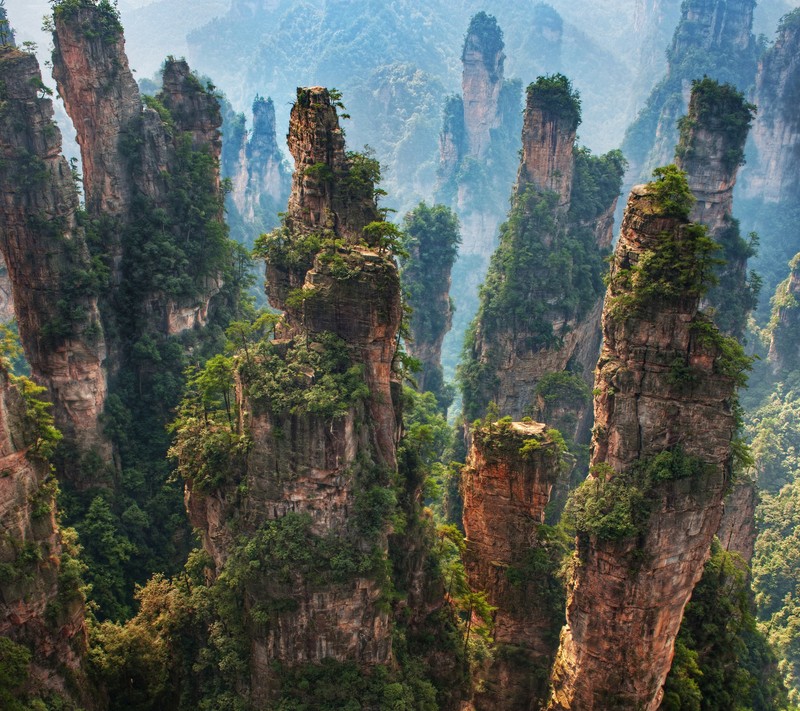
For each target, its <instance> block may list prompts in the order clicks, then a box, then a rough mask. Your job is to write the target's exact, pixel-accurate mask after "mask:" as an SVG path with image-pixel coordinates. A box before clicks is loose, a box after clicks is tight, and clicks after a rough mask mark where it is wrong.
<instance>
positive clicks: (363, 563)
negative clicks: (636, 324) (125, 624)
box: [176, 88, 401, 700]
mask: <svg viewBox="0 0 800 711" xmlns="http://www.w3.org/2000/svg"><path fill="white" fill-rule="evenodd" d="M288 141H289V149H290V151H291V153H292V156H293V158H294V160H295V166H296V170H295V174H294V180H293V189H292V195H291V198H290V201H289V210H288V213H287V215H286V217H285V219H284V224H283V226H282V227H281V228H279V229H278V230H276V231H275V232H273V233H272V234H271V235H267V236H265V237H264V238H262V240H261V241H260V242H259V250H260V251H261V253H262V254H263V256H264V257H265V258H266V261H267V292H268V295H269V298H270V301H271V303H272V304H273V305H275V306H277V307H279V308H281V309H283V310H284V311H285V313H284V316H283V318H282V319H281V320H280V322H279V323H278V325H277V329H276V332H277V336H278V337H277V339H276V340H274V341H269V340H264V341H263V342H261V343H259V344H258V345H251V346H247V347H246V348H245V349H244V350H242V351H241V352H240V353H239V354H238V355H237V356H236V359H235V362H234V372H235V377H236V408H235V412H236V413H238V415H237V417H236V418H235V419H231V420H229V419H227V418H225V419H224V420H223V421H218V422H214V421H213V420H212V419H208V420H206V421H205V423H204V424H203V425H202V426H201V425H200V422H197V423H196V425H195V424H192V423H188V422H187V423H186V426H185V427H184V428H183V429H182V431H181V432H180V433H179V436H178V444H177V445H176V451H177V453H178V455H179V458H180V466H181V468H182V470H183V471H184V474H185V475H186V477H187V503H188V508H189V511H190V517H191V519H192V522H193V523H194V525H195V526H196V527H197V528H198V529H199V530H200V531H201V535H202V539H203V545H204V547H205V548H206V550H207V551H208V552H209V553H210V554H211V556H212V558H213V561H214V567H215V570H216V575H218V576H219V575H227V576H231V575H233V574H234V573H233V570H234V569H236V566H237V565H241V563H242V561H246V560H247V559H248V558H251V559H253V560H258V561H260V562H259V564H258V569H257V570H253V571H251V572H249V573H246V574H245V575H244V577H242V578H239V579H238V584H240V585H241V587H239V588H237V590H238V593H239V594H241V604H243V610H244V614H245V620H247V622H246V629H247V632H246V636H247V647H248V649H249V660H250V663H249V670H250V674H249V677H250V686H251V689H252V693H253V695H254V698H256V699H261V700H263V699H264V698H266V697H268V696H274V695H275V693H276V692H277V690H278V686H277V684H278V681H277V677H276V669H277V668H279V667H280V666H281V665H283V666H284V667H285V668H292V667H295V666H297V665H302V664H305V663H308V662H321V661H322V660H325V659H333V660H338V661H341V662H345V661H347V662H353V663H355V664H357V665H358V666H359V667H360V668H362V669H363V668H367V667H370V666H372V665H375V664H385V663H387V662H390V661H391V659H392V641H391V626H390V622H389V615H388V612H387V609H386V607H385V606H384V605H383V604H382V603H381V600H382V596H383V595H384V592H385V586H386V584H387V582H386V579H385V577H384V576H385V563H386V555H387V549H388V534H389V532H390V530H391V529H390V524H389V517H390V515H391V511H392V506H393V502H394V493H393V489H392V488H391V482H392V481H393V476H394V474H393V473H394V472H396V443H397V440H398V436H399V421H398V411H397V409H396V407H397V406H396V392H397V388H396V387H395V386H394V385H393V381H394V376H393V375H392V362H393V359H394V355H395V350H396V346H397V332H398V329H399V326H400V317H401V304H400V286H399V279H398V274H397V269H396V267H395V264H394V261H393V259H392V258H391V256H390V254H389V252H388V248H389V246H390V244H389V239H390V237H391V236H392V235H394V234H395V230H394V229H393V228H392V227H391V226H390V225H389V224H388V223H386V222H384V221H383V220H382V218H381V216H380V213H379V212H378V209H377V207H376V203H375V193H374V183H373V181H374V180H375V179H377V177H378V176H379V172H378V166H377V163H376V162H375V161H374V160H372V159H370V158H369V157H367V156H358V155H356V156H354V155H348V154H346V153H345V149H344V140H343V136H342V131H341V129H340V128H339V123H338V118H337V115H336V109H335V107H334V103H333V100H332V98H331V95H330V94H329V92H328V91H327V90H325V89H322V88H310V89H298V92H297V101H296V103H295V105H294V107H293V109H292V114H291V121H290V127H289V138H288ZM192 422H193V421H192ZM195 426H196V428H197V429H195ZM212 442H216V443H217V444H216V445H212V444H211V443H212ZM223 445H227V446H223ZM198 446H205V447H206V449H205V451H203V450H202V449H198ZM220 447H222V448H221V449H220ZM209 457H218V458H217V459H213V458H211V459H209ZM214 461H216V462H222V463H226V462H227V466H225V465H224V464H223V466H222V468H221V469H220V468H217V467H215V466H212V465H211V463H212V462H214ZM281 541H282V543H281ZM287 555H289V557H286V556H287ZM296 555H299V557H295V556H296ZM276 665H277V666H276Z"/></svg>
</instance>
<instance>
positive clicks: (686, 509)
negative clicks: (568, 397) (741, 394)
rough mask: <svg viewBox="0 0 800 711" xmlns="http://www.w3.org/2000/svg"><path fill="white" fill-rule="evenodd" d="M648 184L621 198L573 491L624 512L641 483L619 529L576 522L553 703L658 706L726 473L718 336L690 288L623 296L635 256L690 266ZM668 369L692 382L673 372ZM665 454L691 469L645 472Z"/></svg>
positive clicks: (683, 229)
mask: <svg viewBox="0 0 800 711" xmlns="http://www.w3.org/2000/svg"><path fill="white" fill-rule="evenodd" d="M651 190H652V188H651V186H640V187H637V188H635V189H634V191H633V192H632V193H631V196H630V199H629V202H628V206H627V209H626V212H625V219H624V222H623V225H622V232H621V236H620V241H619V244H618V246H617V250H616V254H615V258H614V262H613V265H612V271H611V283H610V286H609V290H608V294H607V297H606V302H605V308H604V314H603V336H604V344H603V349H602V352H601V356H600V360H599V362H598V365H597V371H596V380H595V388H596V390H595V392H596V393H597V394H596V395H595V403H594V404H595V428H594V437H593V442H592V463H593V465H594V468H593V473H592V474H591V475H590V478H589V480H588V481H587V482H586V483H585V484H584V485H583V487H582V490H583V492H584V495H585V496H586V497H587V499H585V501H589V502H592V501H595V500H598V499H596V498H593V497H602V496H603V495H607V496H609V497H612V498H611V499H610V500H606V504H601V510H603V511H608V509H604V508H602V507H603V506H611V507H613V510H614V511H615V512H619V511H621V510H624V507H625V504H624V498H625V496H627V495H628V493H626V492H630V491H631V490H630V489H628V488H627V487H628V486H638V487H640V488H639V491H641V495H642V497H643V501H644V502H647V503H646V504H644V508H643V509H642V508H639V509H637V508H636V507H633V506H632V507H631V509H630V515H631V516H632V519H631V521H633V523H632V525H631V526H630V527H629V528H628V529H626V530H613V529H609V528H604V527H603V526H605V525H606V524H607V523H608V521H607V520H603V519H599V520H598V519H597V518H596V517H595V518H593V514H591V513H588V514H587V513H586V511H587V510H588V509H586V508H584V509H583V511H584V514H582V515H583V516H584V517H583V518H581V517H580V516H579V517H578V518H577V519H576V520H577V528H578V532H579V533H578V540H577V553H576V563H577V565H576V567H575V570H574V574H573V580H572V581H571V584H570V589H569V592H568V602H567V626H566V627H565V628H564V629H563V630H562V634H561V643H560V647H559V651H558V655H557V658H556V662H555V665H554V669H553V673H552V680H551V681H552V685H553V694H552V696H551V699H550V704H549V707H548V708H550V709H577V708H580V709H587V710H591V709H597V710H598V711H599V709H604V710H606V711H611V710H613V709H620V710H621V709H632V708H637V709H648V710H653V709H657V708H658V706H659V704H660V702H661V695H662V693H663V692H662V685H663V683H664V680H665V678H666V675H667V673H668V671H669V668H670V665H671V662H672V655H673V651H674V643H675V636H676V635H677V633H678V629H679V627H680V623H681V618H682V615H683V609H684V606H685V605H686V603H687V601H688V599H689V597H690V595H691V592H692V589H693V587H694V585H695V584H696V582H697V581H698V580H699V578H700V576H701V575H702V572H703V565H704V562H705V560H706V558H707V556H708V551H709V546H710V544H711V541H712V539H713V537H714V534H715V533H716V532H717V530H718V528H719V524H720V519H721V517H722V500H723V496H724V492H725V486H726V483H727V481H728V480H729V477H730V471H731V441H732V438H733V435H734V432H735V429H736V425H735V418H734V415H733V405H734V401H735V383H734V381H733V379H732V378H731V377H729V376H727V375H725V374H723V373H721V372H719V371H720V370H721V368H720V367H719V362H720V358H721V357H722V351H721V350H720V346H719V345H718V341H717V340H716V337H711V336H708V337H701V335H700V329H703V330H704V332H706V333H708V334H712V333H714V331H715V329H714V327H713V325H711V324H710V322H709V321H708V320H707V319H705V318H704V317H703V315H702V314H701V313H700V312H699V311H698V307H699V293H700V292H698V291H695V292H694V295H692V294H691V293H690V292H684V293H681V294H677V295H676V294H673V295H672V296H669V295H668V294H667V293H666V292H665V293H664V294H663V295H661V296H659V295H655V296H653V295H651V296H650V297H647V298H645V300H643V301H640V302H639V306H638V307H636V308H631V306H630V303H631V302H630V301H626V299H630V297H633V298H634V299H636V298H640V297H638V296H637V292H636V291H635V290H633V288H632V287H631V286H630V282H629V281H628V279H627V277H626V274H629V273H630V272H627V271H626V270H629V269H631V268H636V265H639V264H645V263H646V262H642V261H641V260H642V259H643V257H644V255H646V254H648V253H650V254H652V255H657V254H658V252H659V250H660V249H663V248H664V245H666V244H670V243H671V244H673V245H677V247H676V248H677V249H687V250H688V252H687V259H688V260H689V262H692V261H694V256H693V250H694V247H693V246H692V245H693V242H692V240H693V239H694V238H693V237H692V235H693V234H696V233H695V231H694V228H693V227H692V226H691V225H690V224H689V223H687V222H686V221H685V220H684V219H682V218H677V217H669V216H665V215H664V214H663V213H662V212H661V209H660V208H659V207H658V205H657V204H656V202H655V198H654V196H653V193H652V192H651ZM656 258H657V257H656ZM620 297H622V299H621V300H620ZM679 364H680V365H681V367H682V368H683V367H685V368H688V372H690V373H692V376H693V377H692V378H691V379H690V380H691V382H689V381H686V382H681V381H680V379H679V378H677V377H676V376H675V372H676V371H675V368H677V367H678V365H679ZM676 448H677V449H676ZM675 452H680V453H682V454H681V456H685V457H687V458H690V459H691V461H692V462H694V464H693V465H692V467H691V468H690V469H691V471H689V470H687V469H685V468H679V471H676V470H670V471H669V472H667V470H665V469H660V468H659V467H660V466H661V465H659V464H658V463H657V462H656V464H653V462H655V461H656V460H655V459H654V458H655V457H657V456H660V457H662V458H664V457H667V458H669V457H675V456H678V455H676V454H675ZM665 453H667V454H665ZM661 461H662V464H663V461H664V459H662V460H661ZM670 461H672V460H670ZM687 461H688V460H687ZM647 467H651V468H654V469H652V470H651V472H650V474H648V476H650V477H652V478H650V479H647V478H644V477H643V474H642V472H643V471H644V470H645V469H647ZM653 471H655V472H656V473H653ZM625 477H632V481H633V482H635V483H630V480H627V479H626V478H625ZM637 477H638V478H637ZM614 482H616V483H614ZM620 482H621V483H620ZM606 487H610V488H606ZM614 487H617V488H614ZM579 491H580V490H579ZM605 492H611V493H607V494H606V493H605ZM620 502H623V503H620ZM585 506H589V508H591V503H589V504H585ZM620 506H622V509H620V508H619V507H620Z"/></svg>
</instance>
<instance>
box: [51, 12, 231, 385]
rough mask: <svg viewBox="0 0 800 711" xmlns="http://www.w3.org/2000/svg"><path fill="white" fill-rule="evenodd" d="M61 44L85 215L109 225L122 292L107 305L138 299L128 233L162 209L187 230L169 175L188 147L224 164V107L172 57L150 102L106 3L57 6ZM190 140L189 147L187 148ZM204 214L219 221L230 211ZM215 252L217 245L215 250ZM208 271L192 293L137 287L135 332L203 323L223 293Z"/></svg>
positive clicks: (109, 254)
mask: <svg viewBox="0 0 800 711" xmlns="http://www.w3.org/2000/svg"><path fill="white" fill-rule="evenodd" d="M53 41H54V51H53V75H54V77H55V79H56V84H57V86H58V91H59V94H60V95H61V96H62V97H63V98H64V103H65V106H66V108H67V113H68V114H69V115H70V118H71V119H72V122H73V124H74V125H75V127H76V131H77V135H78V143H79V144H80V146H81V157H82V162H83V170H84V179H83V182H84V186H85V190H86V211H87V212H88V214H89V216H90V217H91V218H93V219H95V220H103V223H104V225H105V228H104V229H103V230H102V239H103V253H104V259H105V261H106V262H107V264H108V266H109V267H110V270H111V281H112V285H114V286H116V287H118V289H117V290H118V291H120V292H123V293H124V295H123V296H117V294H116V291H117V290H115V291H114V292H112V294H110V295H108V302H109V303H111V302H113V301H115V299H116V300H117V301H119V300H123V301H130V297H131V291H132V285H131V284H130V283H125V282H129V281H130V278H131V272H132V271H134V270H135V267H132V266H131V265H130V262H131V261H132V260H136V259H139V254H138V253H136V252H137V251H138V250H137V247H139V248H140V247H141V245H135V244H132V243H131V238H130V237H129V236H128V235H129V233H130V232H131V231H136V230H137V229H141V228H140V224H141V222H142V221H143V220H144V219H146V218H147V217H149V216H150V215H152V214H153V213H157V211H165V212H166V213H167V214H168V215H169V218H172V219H173V220H174V222H176V223H180V222H183V223H184V224H183V227H180V226H176V225H170V228H171V229H173V230H174V229H184V230H185V229H188V228H189V225H188V224H187V222H188V220H187V215H185V214H180V212H181V208H180V207H176V205H175V201H174V199H173V198H174V195H173V193H172V191H173V190H175V188H176V186H175V185H174V183H173V182H172V181H171V179H170V176H173V175H175V174H179V173H181V172H182V171H184V170H186V163H187V160H188V158H187V156H188V154H187V150H188V151H190V152H191V151H193V152H203V153H206V154H207V155H209V157H210V158H211V160H212V161H213V162H214V163H215V164H216V163H218V161H219V157H220V151H221V137H220V133H219V127H220V125H221V123H222V118H221V115H220V109H219V103H218V102H217V100H216V98H215V97H214V96H213V94H212V93H211V92H209V91H207V90H206V89H205V87H203V86H202V85H201V84H200V82H199V81H198V80H197V78H196V77H195V76H194V75H193V74H192V73H191V71H190V70H189V67H188V65H187V64H186V62H185V61H183V60H175V59H172V58H169V59H168V60H167V61H166V63H165V65H164V70H163V88H162V91H161V93H160V94H159V95H158V97H157V99H156V102H155V103H154V102H150V105H149V106H143V104H142V97H141V96H140V94H139V89H138V86H137V84H136V81H135V80H134V78H133V74H132V73H131V70H130V68H129V66H128V60H127V57H126V55H125V40H124V37H123V34H122V28H121V26H120V25H119V23H118V20H117V19H116V18H115V17H114V16H112V15H109V12H108V11H107V10H104V9H103V8H102V7H96V6H92V5H87V6H84V7H79V8H57V9H56V12H55V32H54V33H53ZM163 109H166V112H165V111H163ZM185 136H188V137H189V143H188V146H185V145H184V143H183V141H184V137H185ZM212 180H213V181H214V183H215V184H214V185H213V186H210V188H211V190H216V191H218V190H219V172H218V170H217V171H213V175H212ZM193 197H194V196H193ZM204 207H205V206H204ZM206 217H207V218H210V219H216V220H217V221H219V222H221V221H222V205H221V204H220V205H219V208H218V212H217V213H216V214H214V215H210V216H206ZM169 218H168V219H169ZM212 249H213V247H211V246H210V245H209V247H208V250H209V251H210V250H212ZM204 266H205V265H204V264H203V259H202V258H201V259H199V260H196V261H195V264H193V268H194V281H195V288H194V289H192V290H190V291H191V293H189V294H180V295H179V294H173V293H169V290H165V289H162V288H157V287H156V285H155V284H153V285H148V284H139V285H138V289H139V293H137V294H136V301H138V302H139V304H140V308H141V309H142V310H143V311H144V313H143V314H138V316H139V323H138V324H136V325H135V326H133V330H135V331H141V330H144V331H151V332H154V333H160V334H164V335H175V334H177V333H180V332H182V331H185V330H189V329H192V328H196V327H199V326H202V325H203V324H204V323H205V321H206V319H207V315H208V308H209V301H210V300H211V298H212V297H213V296H214V295H215V294H216V293H217V292H218V290H219V281H218V275H217V274H214V273H208V272H207V270H206V269H204ZM154 281H155V280H154ZM148 287H149V288H148ZM114 309H116V310H118V311H122V310H126V311H127V310H130V304H126V305H125V306H124V307H123V306H121V305H120V304H119V303H114V304H113V305H112V306H111V307H110V308H107V309H105V310H104V319H105V321H106V323H109V319H114V318H118V315H117V316H115V315H114V314H113V313H111V312H112V311H113V310H114ZM134 311H135V309H134ZM125 319H130V314H125V315H124V316H123V317H122V320H123V321H124V320H125ZM110 330H111V331H120V330H128V331H130V330H132V326H131V324H130V323H126V324H125V326H124V327H123V328H120V327H118V324H115V327H114V328H111V329H110ZM126 336H127V337H130V336H131V334H130V333H128V334H126ZM110 345H111V348H110V353H111V358H110V362H109V366H110V369H111V371H112V372H113V371H115V370H116V369H117V368H118V367H119V365H120V363H121V361H122V360H123V354H122V352H121V351H122V349H121V344H120V343H117V342H115V343H113V344H110Z"/></svg>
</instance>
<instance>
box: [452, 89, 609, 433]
mask: <svg viewBox="0 0 800 711" xmlns="http://www.w3.org/2000/svg"><path fill="white" fill-rule="evenodd" d="M579 121H580V104H579V102H578V100H577V98H576V97H575V96H574V95H573V94H572V93H571V86H570V84H569V81H568V80H567V79H566V78H565V77H563V76H561V75H556V76H555V77H543V78H540V79H539V80H538V81H537V82H536V83H535V84H532V85H531V86H530V87H529V88H528V105H527V108H526V111H525V119H524V129H523V142H524V145H523V153H522V164H521V166H520V169H519V181H518V184H517V187H516V191H515V195H514V197H513V202H512V208H511V212H510V213H509V217H508V221H507V223H506V225H505V227H504V231H503V232H502V234H501V240H500V246H499V248H498V250H497V251H496V252H495V254H494V256H493V257H492V264H491V266H490V269H489V273H488V275H487V279H486V283H485V285H484V292H483V294H482V299H481V307H480V310H479V313H478V316H477V318H476V320H475V322H474V324H473V331H472V333H471V334H470V337H469V340H468V342H467V348H468V351H467V356H466V359H465V361H464V363H462V365H461V377H462V382H463V383H464V403H465V413H466V417H467V419H468V420H471V419H474V418H476V417H480V416H481V415H482V414H483V412H484V411H485V408H486V407H487V405H488V404H489V402H490V401H494V402H495V403H496V404H497V405H498V408H499V411H500V413H501V414H502V415H511V416H512V417H514V418H520V417H522V416H523V415H524V414H531V413H532V414H533V415H534V417H536V418H538V419H542V418H548V419H547V422H548V424H553V425H557V426H559V427H561V428H564V434H565V435H567V436H569V437H571V438H583V437H586V435H587V434H588V418H589V417H590V413H589V408H588V392H589V387H590V383H591V372H592V370H593V368H594V364H595V362H596V359H597V353H598V351H599V348H600V324H599V318H600V300H601V299H600V297H601V293H602V290H603V286H602V272H603V265H602V263H603V251H604V250H605V249H607V248H608V246H609V245H610V242H611V233H612V223H613V219H612V215H613V211H614V208H615V205H616V200H617V191H618V186H619V181H620V179H621V176H622V169H623V162H622V160H621V157H620V156H619V155H618V154H609V155H608V156H604V157H602V158H597V157H594V156H592V155H591V154H590V153H589V152H588V151H585V150H579V149H577V148H576V147H575V146H574V140H575V131H576V128H577V125H578V123H579ZM573 174H574V175H575V176H576V179H575V180H573V177H572V176H573ZM589 193H595V194H599V198H598V200H597V201H594V202H592V203H588V202H587V201H586V195H588V194H589ZM579 245H580V246H579ZM579 275H582V276H579ZM578 282H580V283H578ZM562 395H564V396H566V400H570V401H574V403H568V402H566V400H565V399H564V398H563V397H562ZM540 399H541V402H539V400H540ZM573 405H574V406H573ZM556 410H559V413H558V414H557V415H556ZM562 415H563V417H562ZM553 416H555V418H554V419H549V418H550V417H553Z"/></svg>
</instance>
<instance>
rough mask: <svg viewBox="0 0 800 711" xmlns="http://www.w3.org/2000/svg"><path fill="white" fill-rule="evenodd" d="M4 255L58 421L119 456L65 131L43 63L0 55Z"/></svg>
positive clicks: (30, 350)
mask: <svg viewBox="0 0 800 711" xmlns="http://www.w3.org/2000/svg"><path fill="white" fill-rule="evenodd" d="M0 63H2V66H3V76H4V90H3V91H4V96H3V100H4V109H3V111H2V115H0V150H2V153H3V158H4V161H3V167H2V168H0V191H2V205H1V206H0V225H1V226H2V229H0V249H2V252H3V256H4V258H5V262H6V265H7V268H8V277H9V279H10V282H11V291H12V295H13V303H14V308H15V310H16V315H17V320H18V324H19V332H20V338H21V340H22V344H23V346H24V348H25V355H26V356H27V359H28V362H29V363H30V365H31V369H32V372H33V373H34V375H35V377H36V378H37V379H38V380H39V381H40V382H41V383H42V384H43V385H45V386H46V387H47V388H48V391H49V392H50V395H51V398H52V401H53V404H54V410H53V414H54V416H55V419H56V424H57V426H58V427H59V429H61V430H62V432H63V433H64V435H65V436H66V437H67V438H68V439H70V440H71V441H72V442H74V443H76V445H77V446H78V447H79V448H80V449H81V450H83V451H90V450H95V451H97V452H98V453H99V454H100V455H101V456H103V457H104V458H110V444H109V443H108V440H107V438H106V436H105V435H104V434H103V428H102V426H101V424H100V422H99V416H100V413H101V412H102V409H103V404H104V401H105V397H106V392H107V386H106V375H105V371H104V369H103V360H104V358H105V356H106V345H105V340H104V337H103V330H102V327H101V325H100V315H99V312H98V307H97V294H96V293H95V292H94V291H93V289H92V287H91V286H90V285H88V284H86V281H87V280H88V279H90V277H88V276H87V275H88V274H89V273H90V257H89V252H88V249H87V246H86V241H85V238H84V234H83V230H82V229H81V228H80V227H79V225H78V222H77V219H76V211H77V210H78V193H77V191H76V189H75V183H74V182H73V178H72V175H71V172H70V168H69V165H68V164H67V162H66V160H65V159H64V158H63V157H62V156H61V134H60V133H59V131H58V129H57V128H56V126H55V124H54V123H53V106H52V102H51V101H50V99H47V98H39V97H38V96H37V93H38V92H37V88H36V87H37V86H40V85H41V75H40V73H39V67H38V63H37V61H36V58H35V57H34V56H33V55H31V54H26V53H24V52H20V51H19V50H16V49H14V48H11V47H3V48H2V49H0Z"/></svg>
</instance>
